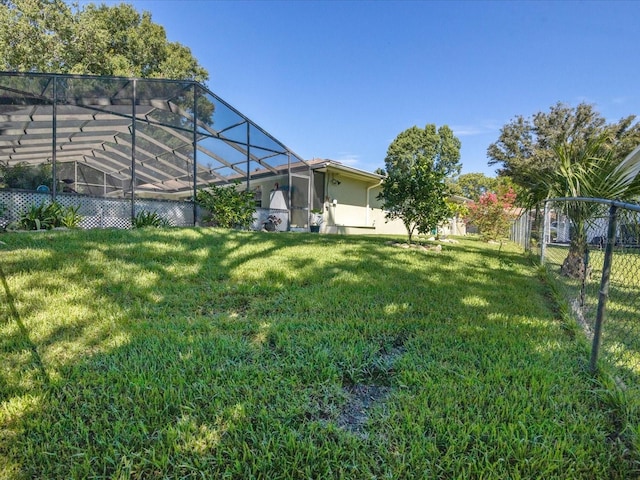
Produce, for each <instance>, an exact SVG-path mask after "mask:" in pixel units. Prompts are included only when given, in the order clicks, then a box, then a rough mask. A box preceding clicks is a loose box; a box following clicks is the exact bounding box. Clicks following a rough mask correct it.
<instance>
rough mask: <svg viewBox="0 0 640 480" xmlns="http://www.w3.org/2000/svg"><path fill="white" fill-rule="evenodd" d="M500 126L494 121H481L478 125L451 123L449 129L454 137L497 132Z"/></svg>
mask: <svg viewBox="0 0 640 480" xmlns="http://www.w3.org/2000/svg"><path fill="white" fill-rule="evenodd" d="M500 128H501V126H500V125H498V124H497V123H495V122H489V121H487V122H482V123H481V124H478V125H452V126H451V130H453V133H454V134H455V135H456V137H471V136H475V135H486V134H488V133H493V132H497V131H498V130H500Z"/></svg>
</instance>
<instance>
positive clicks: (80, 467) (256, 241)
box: [0, 229, 580, 478]
mask: <svg viewBox="0 0 640 480" xmlns="http://www.w3.org/2000/svg"><path fill="white" fill-rule="evenodd" d="M15 238H16V239H18V240H20V241H16V242H15V244H14V245H12V246H11V250H12V251H13V252H14V253H13V254H11V255H9V258H8V260H7V262H6V265H8V266H7V267H6V269H7V280H8V282H7V283H8V284H12V283H13V286H11V285H10V286H11V288H12V289H13V291H14V292H16V293H15V298H16V302H15V303H16V309H18V310H20V312H22V318H23V319H24V321H23V327H24V328H23V329H24V331H25V332H26V333H27V334H28V338H30V339H31V342H32V344H33V345H34V348H35V349H36V351H37V352H38V351H39V352H40V355H41V358H42V360H41V364H44V365H45V366H46V367H47V369H48V371H49V372H52V375H51V376H52V381H51V384H50V385H48V386H46V385H45V386H42V387H40V389H39V392H40V393H46V395H45V396H44V398H43V404H42V406H41V407H40V409H38V410H36V411H33V412H23V413H22V414H16V415H15V417H14V418H13V419H12V420H11V421H10V422H9V423H10V424H11V425H10V426H9V427H7V423H5V426H4V427H3V428H5V429H6V428H11V429H13V430H14V431H15V438H17V441H16V443H14V445H13V446H12V447H10V448H9V449H8V450H7V451H8V452H9V453H8V454H7V455H9V456H10V457H11V460H12V461H13V462H17V463H19V464H20V468H21V469H22V470H23V473H24V475H25V476H27V477H57V478H62V477H75V478H83V477H87V476H90V475H95V476H97V477H100V478H108V477H117V476H132V477H162V476H165V477H167V476H168V477H177V476H188V475H195V474H196V473H200V474H203V472H204V474H206V475H209V476H211V477H214V476H222V475H227V476H230V477H232V478H247V477H250V476H260V475H262V476H263V477H265V478H268V477H270V476H272V477H275V476H282V475H285V474H286V472H287V471H289V472H290V473H291V472H295V471H301V472H305V473H304V476H306V477H315V478H320V477H323V476H324V477H326V476H327V475H329V473H328V472H332V471H333V472H336V471H341V470H340V469H343V470H342V471H344V475H346V476H350V478H364V477H367V478H370V477H371V476H372V475H377V476H382V475H383V474H384V470H385V467H384V466H383V465H382V464H380V463H379V459H380V458H384V459H385V461H386V462H387V463H388V464H389V465H394V464H395V463H397V459H396V460H394V458H392V457H390V456H389V452H388V449H386V448H383V446H382V445H381V444H378V443H376V442H380V435H381V432H382V431H383V430H382V429H379V430H375V431H374V433H375V435H361V436H355V437H354V436H352V435H350V434H349V432H348V431H347V432H341V431H336V430H335V429H332V426H331V425H334V426H336V425H337V426H338V427H339V426H340V418H341V412H344V411H345V405H346V402H347V401H348V398H347V395H346V394H345V388H347V387H348V388H351V389H352V390H354V391H360V390H362V389H363V388H364V387H362V385H365V386H367V385H376V383H375V382H379V383H381V384H384V388H385V394H386V393H387V392H388V396H387V395H385V400H386V401H388V402H389V407H388V408H389V409H391V410H390V411H389V412H388V413H387V414H388V415H400V413H399V412H400V411H399V410H397V409H398V408H400V407H399V406H402V405H403V402H405V401H408V400H407V399H409V398H413V397H415V398H418V397H419V395H420V394H421V393H420V392H421V391H423V390H425V389H427V390H431V391H432V392H434V390H433V389H434V387H433V386H432V387H429V388H427V386H426V382H427V380H426V379H427V378H428V375H432V376H439V378H441V379H442V381H443V382H444V383H443V385H448V383H447V382H448V379H449V378H450V377H451V376H452V377H454V378H455V379H457V380H463V381H468V382H470V381H471V380H469V379H472V378H477V379H478V380H479V381H480V382H484V383H485V384H487V385H488V386H487V390H488V391H491V390H492V388H494V386H495V388H504V387H505V385H506V383H505V382H506V380H504V378H502V377H500V375H496V374H495V373H493V374H492V366H495V365H500V366H501V368H506V367H505V365H506V364H508V363H511V364H512V365H513V368H510V369H509V370H508V372H507V374H505V375H506V376H509V375H510V376H513V382H516V383H517V382H525V383H526V382H527V381H530V379H528V377H527V375H526V374H525V375H522V376H521V377H518V376H517V375H516V373H517V371H519V370H522V369H523V368H526V367H527V366H528V365H530V364H533V365H534V366H535V367H536V369H538V370H539V369H541V368H546V367H547V366H548V368H549V369H553V368H554V367H555V366H557V364H558V362H557V360H558V359H559V358H560V357H561V356H562V355H565V354H563V353H562V349H561V348H558V347H556V346H551V345H548V343H550V340H549V338H550V337H553V335H558V334H559V331H558V329H557V328H556V326H555V325H554V322H553V320H552V318H550V317H551V316H550V315H549V311H548V310H547V309H546V307H544V306H540V305H539V304H538V303H539V302H535V301H533V302H532V301H531V298H532V297H533V298H535V297H536V296H539V295H540V294H541V293H540V292H541V287H539V286H537V284H536V281H535V279H534V278H533V276H532V275H531V273H530V272H529V271H528V270H527V269H526V268H525V265H524V263H523V262H524V260H523V259H522V257H520V256H517V255H516V254H512V253H509V254H508V255H506V258H508V259H509V261H510V262H512V264H511V265H510V266H509V265H507V264H506V263H504V262H501V261H500V258H502V257H496V254H495V253H494V252H489V253H487V252H486V251H485V250H484V249H483V248H482V247H477V248H476V246H475V245H474V244H473V243H470V244H469V245H467V244H465V245H462V246H461V247H459V248H460V250H457V248H458V247H455V248H453V247H452V248H451V251H449V249H445V251H444V252H443V253H442V254H440V255H437V254H432V253H431V252H418V251H401V250H398V249H393V248H391V247H387V246H385V245H384V244H383V241H382V240H379V239H371V238H357V237H356V238H351V237H337V236H336V237H332V236H320V237H318V236H317V235H316V236H313V235H304V234H299V235H287V234H278V235H269V234H264V233H243V232H228V231H221V230H220V231H214V230H205V229H184V230H147V231H144V232H142V231H133V232H101V231H93V232H69V233H67V232H64V233H63V234H60V235H58V234H56V233H53V234H43V235H41V236H33V238H31V237H26V236H25V237H23V238H20V237H15ZM33 251H37V252H41V253H42V252H44V253H46V255H44V254H43V255H34V256H33V258H30V257H29V253H30V252H33ZM456 252H462V253H456ZM503 253H504V252H502V253H501V255H503ZM462 254H464V255H466V256H465V258H466V260H465V261H464V262H462V261H458V260H457V258H456V255H462ZM42 258H46V261H43V260H41V259H42ZM491 281H494V282H502V283H503V284H504V285H503V286H501V287H500V288H496V285H491V283H490V282H491ZM60 285H66V286H67V287H66V289H62V290H61V289H60ZM516 293H517V294H519V295H520V296H521V298H514V295H515V294H516ZM43 296H44V298H43ZM58 296H60V297H63V301H62V302H59V301H56V297H58ZM59 310H61V311H59ZM24 312H27V313H24ZM43 318H48V319H50V321H51V323H52V325H42V319H43ZM509 328H511V329H512V330H510V331H511V333H512V335H511V337H509V336H505V334H504V330H505V329H509ZM514 337H515V338H517V339H518V341H517V342H513V338H514ZM559 342H560V344H562V339H560V340H559ZM487 345H488V346H489V347H487ZM400 347H401V348H402V349H401V350H399V351H400V352H401V353H399V354H398V355H396V357H397V358H394V362H393V364H391V363H389V364H388V365H387V364H386V363H385V362H384V361H382V360H381V359H384V358H386V357H385V355H386V354H387V353H388V352H389V351H394V350H393V349H394V348H400ZM385 352H387V353H385ZM523 352H526V353H524V355H523ZM9 353H11V352H9ZM13 353H14V354H16V358H18V357H19V356H18V355H17V353H18V352H13ZM505 355H506V356H505ZM569 357H571V356H570V355H569ZM571 358H573V357H571ZM17 361H18V362H19V359H18V360H17ZM563 362H564V363H563V366H562V368H561V369H560V373H564V374H566V375H567V376H572V375H573V376H575V374H576V369H575V368H574V369H571V367H567V366H566V358H564V357H563ZM20 368H28V366H26V365H22V366H21V367H20ZM473 372H475V373H473ZM13 373H15V371H14V372H13ZM560 373H559V374H560ZM474 375H475V377H474ZM492 375H493V376H492ZM505 375H503V376H505ZM543 380H544V379H543ZM552 380H553V378H552ZM386 388H389V389H390V390H389V391H387V390H386ZM447 388H451V389H453V388H454V384H451V385H449V386H447ZM469 388H473V384H472V383H470V384H469ZM366 389H367V390H366V391H370V389H371V387H370V386H369V387H366ZM36 390H37V388H36ZM347 393H348V391H347ZM412 396H413V397H412ZM446 401H451V400H450V399H449V400H446ZM394 405H395V406H394ZM418 405H419V404H418ZM487 408H488V409H489V410H490V411H491V409H490V407H489V406H488V407H487ZM572 408H573V406H572ZM346 410H347V411H348V409H346ZM421 410H422V409H421ZM462 410H464V409H462ZM394 412H395V413H394ZM516 413H517V415H515V417H514V418H513V419H511V420H513V421H515V420H516V419H520V417H519V416H518V415H519V412H516ZM372 415H373V416H372V417H371V419H370V421H369V424H368V426H364V425H358V429H357V431H358V432H359V433H361V432H363V431H365V429H366V428H373V427H371V425H375V423H376V422H377V421H381V420H380V419H382V418H384V415H385V414H384V412H383V411H379V412H378V413H377V414H373V413H372ZM376 415H377V416H376ZM421 415H422V414H421ZM489 416H490V415H489V414H487V417H489ZM461 418H466V417H461ZM523 418H524V417H523ZM578 420H580V418H578ZM421 421H425V422H426V420H424V418H423V419H422V420H421ZM486 421H489V419H488V418H487V419H486ZM11 422H13V423H11ZM402 423H403V426H402V428H404V429H405V430H403V432H404V433H402V435H405V436H406V437H403V436H399V437H396V438H395V442H396V443H398V444H401V443H403V442H407V441H410V440H411V441H413V440H415V441H416V442H417V443H416V444H418V443H424V438H422V439H421V440H420V441H419V442H418V440H417V439H414V438H413V434H412V433H410V432H411V427H410V425H409V423H410V422H402ZM404 423H406V425H405V424H404ZM531 428H533V427H531ZM397 435H400V434H397ZM549 435H550V434H549ZM412 439H413V440H412ZM503 440H504V441H508V440H516V439H515V438H511V437H509V436H507V437H505V438H504V439H500V440H494V442H495V443H496V445H493V447H497V444H498V443H500V442H502V441H503ZM541 445H542V444H541ZM572 446H575V445H571V444H568V445H566V446H564V447H563V448H566V449H567V451H569V449H570V448H571V447H572ZM497 450H498V449H497V448H496V451H493V452H489V453H490V454H491V455H498V452H497ZM372 451H373V452H375V455H370V453H371V452H372ZM0 452H1V450H0ZM300 452H302V453H300ZM353 452H356V453H353ZM486 453H487V452H486V451H479V453H478V455H484V454H486ZM353 455H356V457H355V460H354V456H353ZM276 457H277V458H279V459H281V460H280V461H274V460H273V459H274V458H276ZM69 458H72V459H74V460H73V461H72V462H69V461H68V460H67V459H69ZM431 461H433V462H436V459H435V458H432V459H431ZM345 465H351V466H352V467H351V468H353V470H352V471H346V470H344V469H345V468H347V467H345ZM397 467H398V468H400V466H399V465H397ZM305 468H306V470H305ZM411 468H412V469H414V471H421V470H420V464H419V463H414V464H412V465H411ZM296 469H302V470H296ZM398 471H400V470H398ZM423 471H426V470H423Z"/></svg>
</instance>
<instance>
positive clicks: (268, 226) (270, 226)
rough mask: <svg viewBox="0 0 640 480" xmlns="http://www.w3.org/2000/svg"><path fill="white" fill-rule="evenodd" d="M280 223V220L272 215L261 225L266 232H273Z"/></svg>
mask: <svg viewBox="0 0 640 480" xmlns="http://www.w3.org/2000/svg"><path fill="white" fill-rule="evenodd" d="M281 223H282V219H281V218H280V217H278V216H276V215H273V214H272V215H269V216H268V217H267V220H266V221H265V222H263V223H262V225H263V226H264V229H265V230H266V231H267V232H275V231H276V230H277V229H278V225H280V224H281Z"/></svg>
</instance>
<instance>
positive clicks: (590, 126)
mask: <svg viewBox="0 0 640 480" xmlns="http://www.w3.org/2000/svg"><path fill="white" fill-rule="evenodd" d="M634 120H635V116H629V117H626V118H623V119H621V120H620V121H618V122H617V123H612V124H608V123H607V122H606V120H605V119H604V118H603V117H602V116H601V115H600V114H599V113H598V112H597V111H596V110H595V109H594V108H593V106H592V105H589V104H586V103H581V104H579V105H578V106H577V107H575V108H572V107H570V106H567V105H564V104H562V103H557V104H556V105H554V106H552V107H551V108H550V110H549V112H538V113H536V114H535V115H533V116H532V117H531V118H525V117H523V116H517V117H516V118H515V119H514V120H512V121H511V122H510V123H508V124H506V125H505V126H504V127H502V129H501V131H500V137H499V139H498V141H497V142H495V143H492V144H491V145H490V146H489V148H488V149H487V156H488V157H489V159H490V160H489V165H500V166H501V168H500V170H499V172H498V173H499V175H500V176H507V177H510V178H511V179H512V180H513V182H514V184H515V185H516V186H517V187H518V188H517V190H518V198H519V199H520V200H521V201H524V203H527V204H529V205H533V204H535V203H537V202H540V201H541V200H543V199H545V198H547V197H548V193H549V191H548V188H547V186H546V185H545V183H544V182H542V181H541V179H542V178H543V177H546V176H549V175H551V176H553V174H554V173H555V172H557V171H558V169H559V158H558V156H557V154H556V151H555V148H556V147H557V146H559V145H572V146H573V148H574V149H581V148H585V147H586V144H587V143H588V142H589V141H590V140H592V139H595V138H597V137H599V136H600V135H601V134H603V133H604V132H609V134H608V136H607V140H606V142H605V144H603V145H601V147H600V148H601V149H604V150H610V151H611V152H612V154H613V157H614V158H617V159H618V161H620V160H622V159H623V158H624V157H625V156H626V155H627V154H628V153H629V152H630V151H631V150H632V149H633V148H634V147H635V146H636V145H637V144H638V143H640V124H638V123H634Z"/></svg>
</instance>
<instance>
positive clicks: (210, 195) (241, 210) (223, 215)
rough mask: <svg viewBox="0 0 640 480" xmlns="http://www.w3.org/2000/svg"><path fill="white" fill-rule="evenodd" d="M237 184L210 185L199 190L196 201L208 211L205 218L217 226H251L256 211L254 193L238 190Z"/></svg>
mask: <svg viewBox="0 0 640 480" xmlns="http://www.w3.org/2000/svg"><path fill="white" fill-rule="evenodd" d="M237 185H238V184H236V185H233V186H232V185H229V186H217V185H214V184H212V185H209V186H208V187H207V188H206V189H200V190H198V192H197V194H196V201H197V202H198V204H199V205H200V206H201V207H202V208H204V209H205V210H207V211H208V215H207V216H206V217H205V218H204V220H205V221H206V222H211V223H212V224H213V225H214V226H216V227H222V228H249V227H250V226H251V224H252V223H253V214H254V213H255V211H256V207H255V199H254V193H253V192H251V191H247V190H238V189H237V188H236V187H237Z"/></svg>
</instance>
